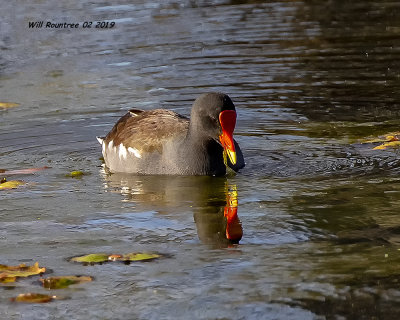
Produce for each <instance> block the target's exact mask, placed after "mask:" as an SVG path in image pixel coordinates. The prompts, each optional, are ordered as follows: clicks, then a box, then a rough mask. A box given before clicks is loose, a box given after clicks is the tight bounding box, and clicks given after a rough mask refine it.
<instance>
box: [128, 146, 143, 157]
mask: <svg viewBox="0 0 400 320" xmlns="http://www.w3.org/2000/svg"><path fill="white" fill-rule="evenodd" d="M128 151H129V152H130V153H133V154H134V156H135V157H136V158H141V157H142V155H141V154H140V152H139V150H138V149H135V148H132V147H129V148H128Z"/></svg>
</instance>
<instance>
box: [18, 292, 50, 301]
mask: <svg viewBox="0 0 400 320" xmlns="http://www.w3.org/2000/svg"><path fill="white" fill-rule="evenodd" d="M55 298H56V296H50V295H47V294H41V293H21V294H19V295H18V296H16V297H15V298H12V299H11V301H14V302H25V303H46V302H50V301H52V300H53V299H55Z"/></svg>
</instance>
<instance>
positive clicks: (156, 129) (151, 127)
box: [105, 109, 189, 153]
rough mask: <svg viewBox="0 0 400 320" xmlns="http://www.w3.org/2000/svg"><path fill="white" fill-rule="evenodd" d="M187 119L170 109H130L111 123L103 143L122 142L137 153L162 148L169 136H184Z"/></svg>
mask: <svg viewBox="0 0 400 320" xmlns="http://www.w3.org/2000/svg"><path fill="white" fill-rule="evenodd" d="M188 127H189V119H188V118H186V117H184V116H181V115H179V114H177V113H175V112H173V111H170V110H166V109H155V110H150V111H143V110H136V109H135V110H130V111H129V112H128V113H127V114H126V115H124V116H123V117H122V118H121V119H119V120H118V122H117V123H116V124H115V125H114V127H113V128H112V130H111V131H110V132H109V133H108V135H107V136H106V138H105V142H106V144H108V143H110V142H111V141H112V142H113V145H114V146H118V145H120V144H121V143H122V144H123V145H124V146H125V148H129V147H131V148H134V149H136V150H138V152H140V153H142V152H153V151H161V150H162V145H163V144H164V143H165V142H167V141H168V140H169V139H174V138H178V137H181V136H184V135H186V133H187V130H188Z"/></svg>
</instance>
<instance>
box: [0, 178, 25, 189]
mask: <svg viewBox="0 0 400 320" xmlns="http://www.w3.org/2000/svg"><path fill="white" fill-rule="evenodd" d="M24 184H26V182H25V181H22V180H11V181H7V180H6V179H5V178H3V179H2V180H1V181H0V190H2V189H16V188H18V187H19V186H21V185H24Z"/></svg>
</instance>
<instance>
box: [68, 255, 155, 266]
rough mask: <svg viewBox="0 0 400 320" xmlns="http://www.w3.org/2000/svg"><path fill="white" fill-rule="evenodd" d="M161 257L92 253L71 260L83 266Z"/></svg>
mask: <svg viewBox="0 0 400 320" xmlns="http://www.w3.org/2000/svg"><path fill="white" fill-rule="evenodd" d="M160 257H161V255H160V254H157V253H143V252H131V253H127V254H105V253H92V254H88V255H85V256H80V257H74V258H71V259H70V261H72V262H80V263H83V264H97V263H99V264H100V263H105V262H112V261H120V262H126V263H129V262H134V261H150V260H154V259H157V258H160Z"/></svg>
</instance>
